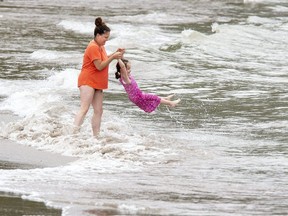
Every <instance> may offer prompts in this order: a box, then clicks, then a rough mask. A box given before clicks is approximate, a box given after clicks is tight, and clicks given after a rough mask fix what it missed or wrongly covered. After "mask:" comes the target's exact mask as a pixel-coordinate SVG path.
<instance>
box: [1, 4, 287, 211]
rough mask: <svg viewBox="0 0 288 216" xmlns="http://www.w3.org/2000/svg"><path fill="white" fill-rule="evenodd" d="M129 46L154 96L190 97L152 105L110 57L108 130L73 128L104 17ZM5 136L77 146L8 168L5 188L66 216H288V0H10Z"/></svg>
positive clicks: (114, 37) (114, 38) (4, 29)
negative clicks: (83, 74)
mask: <svg viewBox="0 0 288 216" xmlns="http://www.w3.org/2000/svg"><path fill="white" fill-rule="evenodd" d="M97 16H101V17H102V18H103V19H104V21H105V22H106V23H107V24H108V26H110V28H111V29H112V32H111V38H110V40H109V41H108V42H107V44H106V49H107V51H108V53H111V52H113V51H115V50H116V49H117V47H125V48H126V54H125V55H126V57H127V58H129V59H130V60H131V62H132V73H133V74H134V77H135V78H136V80H137V81H138V84H139V86H140V87H141V88H142V89H143V90H144V91H146V92H151V93H156V94H159V95H168V94H172V93H175V97H176V98H181V99H182V101H181V103H180V105H179V106H178V107H176V108H175V109H171V108H167V107H165V106H163V107H159V109H158V110H157V111H156V112H155V113H152V114H146V113H144V112H142V111H140V110H139V109H138V108H137V107H135V106H133V105H132V104H131V103H130V102H129V101H128V99H127V96H126V95H125V93H124V90H123V89H122V87H121V86H120V85H119V83H118V81H117V80H116V79H115V78H114V71H115V62H114V63H111V65H110V80H109V89H108V90H107V91H105V103H104V116H103V123H102V135H101V137H100V139H99V140H94V139H93V138H92V137H91V129H90V124H89V118H90V115H91V114H88V116H87V119H86V120H85V123H84V125H83V128H82V130H81V133H79V134H71V133H70V132H69V127H70V125H71V124H72V122H73V118H74V115H75V113H76V111H77V109H78V106H79V92H78V89H77V86H76V82H77V81H76V80H77V75H78V73H79V70H80V68H81V62H82V54H83V52H84V49H85V47H86V45H87V43H88V42H89V41H90V40H91V39H92V36H93V29H94V19H95V18H96V17H97ZM0 23H1V27H0V29H1V40H0V45H1V46H0V47H1V48H0V49H1V53H0V58H1V62H0V65H1V71H0V109H1V112H7V111H9V112H11V113H14V114H16V115H19V116H20V117H21V119H20V120H19V121H18V122H13V123H11V124H9V125H3V126H1V128H2V129H1V137H2V138H7V139H11V140H15V141H17V142H19V143H21V144H23V145H31V146H34V147H35V148H39V149H44V150H47V151H52V152H58V153H61V154H63V155H73V156H78V157H80V158H81V160H80V161H77V162H75V163H72V164H71V165H69V166H64V167H59V168H49V169H48V168H46V169H31V170H1V171H0V173H1V175H0V176H1V177H0V190H2V191H5V192H16V193H20V194H25V196H24V198H26V199H32V200H40V201H44V202H45V203H46V204H47V205H49V206H53V207H58V208H62V209H63V213H62V214H63V215H91V214H92V215H101V214H103V215H105V214H106V215H179V216H180V215H221V216H223V215H288V204H287V203H288V195H287V190H288V184H287V181H288V168H287V166H288V160H287V155H288V149H287V141H288V137H287V131H288V117H287V112H288V90H287V83H288V70H287V65H288V60H287V59H288V52H287V49H288V41H287V35H288V34H287V33H288V2H287V1H285V0H274V1H272V0H270V1H269V0H267V1H266V0H263V1H260V0H258V1H256V0H255V1H252V0H251V1H248V0H246V1H240V0H239V1H236V0H235V1H212V0H210V1H209V0H203V1H196V0H181V1H177V0H167V1H162V2H161V1H156V0H149V1H132V2H131V1H128V0H115V1H112V0H107V1H92V0H88V1H76V0H72V1H69V2H67V1H64V0H57V1H56V0H49V1H47V0H43V1H36V0H34V1H32V0H30V1H17V0H16V1H12V0H11V1H9V0H4V1H2V2H0Z"/></svg>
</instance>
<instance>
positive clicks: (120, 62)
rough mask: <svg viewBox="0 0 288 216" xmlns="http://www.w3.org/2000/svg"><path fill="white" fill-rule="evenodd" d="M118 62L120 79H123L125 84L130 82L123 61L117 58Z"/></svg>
mask: <svg viewBox="0 0 288 216" xmlns="http://www.w3.org/2000/svg"><path fill="white" fill-rule="evenodd" d="M118 62H119V65H120V68H121V69H120V73H121V77H122V79H123V80H124V82H125V83H126V84H130V83H131V80H130V79H129V76H128V72H127V70H126V67H125V64H124V62H123V61H122V60H121V59H118Z"/></svg>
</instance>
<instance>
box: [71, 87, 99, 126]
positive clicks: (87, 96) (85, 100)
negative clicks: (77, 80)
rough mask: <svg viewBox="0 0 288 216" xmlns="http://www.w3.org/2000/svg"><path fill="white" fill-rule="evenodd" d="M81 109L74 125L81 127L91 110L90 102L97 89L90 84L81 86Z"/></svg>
mask: <svg viewBox="0 0 288 216" xmlns="http://www.w3.org/2000/svg"><path fill="white" fill-rule="evenodd" d="M79 90H80V102H81V105H80V110H79V112H78V113H77V115H76V116H75V120H74V125H75V126H76V127H80V126H81V125H82V124H83V121H84V118H85V116H86V114H87V112H88V110H89V107H90V104H91V103H92V100H93V96H94V92H95V89H93V88H92V87H90V86H80V87H79Z"/></svg>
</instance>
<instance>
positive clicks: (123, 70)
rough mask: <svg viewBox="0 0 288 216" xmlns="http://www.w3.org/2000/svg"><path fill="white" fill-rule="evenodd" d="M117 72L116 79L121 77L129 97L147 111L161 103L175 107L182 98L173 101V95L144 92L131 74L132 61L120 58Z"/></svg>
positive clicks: (152, 109) (151, 110)
mask: <svg viewBox="0 0 288 216" xmlns="http://www.w3.org/2000/svg"><path fill="white" fill-rule="evenodd" d="M116 69H117V72H116V73H115V77H116V79H119V78H120V82H121V84H122V85H123V87H124V88H125V91H126V92H127V94H128V97H129V99H130V100H131V101H132V102H133V103H134V104H135V105H137V106H138V107H139V108H140V109H142V110H144V111H145V112H148V113H150V112H153V111H154V110H155V109H156V108H157V107H158V106H159V105H160V104H164V105H168V106H170V107H175V106H176V105H177V104H178V103H179V102H180V99H178V100H174V101H171V98H172V97H173V95H169V96H168V97H159V96H157V95H154V94H147V93H143V92H142V91H141V89H140V88H139V87H138V85H137V83H136V81H135V80H134V78H133V76H131V74H130V72H131V63H130V62H129V61H128V60H126V59H122V60H121V59H118V63H117V65H116Z"/></svg>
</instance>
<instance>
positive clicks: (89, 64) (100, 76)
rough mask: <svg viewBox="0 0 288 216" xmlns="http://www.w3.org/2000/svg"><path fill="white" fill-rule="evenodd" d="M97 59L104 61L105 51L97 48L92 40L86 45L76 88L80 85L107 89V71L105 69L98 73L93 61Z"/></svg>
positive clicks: (102, 48) (106, 68) (105, 58)
mask: <svg viewBox="0 0 288 216" xmlns="http://www.w3.org/2000/svg"><path fill="white" fill-rule="evenodd" d="M96 59H99V60H101V61H105V60H107V59H108V56H107V53H106V50H105V48H104V47H99V46H98V44H97V43H96V42H95V41H94V40H92V41H90V43H89V44H88V46H87V48H86V50H85V53H84V57H83V64H82V69H81V73H80V74H79V77H78V87H80V86H82V85H88V86H90V87H92V88H94V89H107V88H108V69H109V67H108V66H107V67H105V68H104V69H103V70H101V71H99V70H98V69H97V68H96V67H95V65H94V63H93V61H94V60H96Z"/></svg>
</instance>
